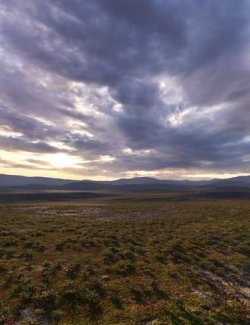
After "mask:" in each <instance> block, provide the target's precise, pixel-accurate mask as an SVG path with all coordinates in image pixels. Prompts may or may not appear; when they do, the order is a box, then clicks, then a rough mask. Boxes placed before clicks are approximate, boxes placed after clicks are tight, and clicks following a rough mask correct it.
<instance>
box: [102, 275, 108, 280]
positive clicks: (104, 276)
mask: <svg viewBox="0 0 250 325" xmlns="http://www.w3.org/2000/svg"><path fill="white" fill-rule="evenodd" d="M102 280H103V281H109V280H110V276H109V275H103V276H102Z"/></svg>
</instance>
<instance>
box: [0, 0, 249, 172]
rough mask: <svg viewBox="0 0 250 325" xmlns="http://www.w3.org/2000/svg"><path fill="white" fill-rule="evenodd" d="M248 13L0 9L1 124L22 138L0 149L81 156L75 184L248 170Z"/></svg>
mask: <svg viewBox="0 0 250 325" xmlns="http://www.w3.org/2000/svg"><path fill="white" fill-rule="evenodd" d="M249 6H250V5H249V2H248V1H246V0H242V1H240V2H239V3H237V4H236V3H235V1H234V0H221V1H215V0H211V1H206V2H203V1H193V0H188V1H185V2H183V1H179V0H175V1H174V0H148V1H143V0H138V1H133V0H121V1H119V3H118V1H116V0H105V1H102V0H91V1H90V0H86V1H84V2H80V1H76V0H73V1H72V0H71V1H69V0H60V1H59V0H55V1H48V0H43V1H42V0H37V1H35V2H34V1H31V0H27V1H25V4H21V3H20V1H17V0H10V1H8V2H6V1H4V0H0V18H1V19H0V21H1V22H0V43H1V46H2V50H1V51H0V57H1V61H2V62H3V64H2V65H1V67H0V73H1V76H2V78H1V81H0V89H1V90H0V95H1V100H0V121H1V125H2V126H4V127H5V129H6V127H7V128H8V129H9V130H11V131H13V132H17V133H20V135H19V136H16V137H14V138H13V137H12V138H7V137H4V136H2V137H1V139H0V147H1V149H5V150H9V151H12V150H13V151H17V150H19V151H24V152H37V153H42V152H44V153H48V152H49V153H57V152H67V154H68V155H78V156H81V157H82V160H83V161H89V164H88V163H85V164H84V166H85V168H84V169H83V170H82V171H81V169H77V170H76V173H78V175H79V176H80V175H81V174H83V175H91V173H92V175H93V176H95V175H97V174H100V175H101V174H102V175H105V176H106V175H109V176H113V177H115V176H118V175H119V174H122V173H124V172H129V171H136V170H140V171H143V170H144V171H148V172H149V173H150V171H155V170H159V171H160V170H162V171H163V170H165V171H166V173H167V171H168V170H170V169H175V170H176V173H178V170H179V171H181V170H187V171H188V170H192V171H195V170H197V171H198V170H204V173H205V172H208V171H211V172H215V173H216V172H217V173H220V172H222V171H227V172H230V171H232V172H234V173H235V172H250V169H249V166H248V165H249V164H248V162H249V160H248V157H249V144H250V142H249V136H250V131H249V122H250V117H249V116H250V114H249V107H248V103H249V81H250V73H249V72H250V61H249V51H250V46H249V36H250V34H249V32H250V26H249V25H250V24H249V21H250V19H249V18H250V17H249V15H250V14H249V12H250V11H249V9H250V8H249ZM55 142H56V143H58V144H60V146H59V145H58V146H55V145H52V143H55ZM63 146H64V147H63ZM126 148H129V150H127V151H126ZM128 153H130V154H128ZM145 153H146V154H145ZM105 155H106V156H110V157H113V159H112V160H110V161H108V162H103V161H102V162H100V160H98V159H99V158H98V157H101V156H105Z"/></svg>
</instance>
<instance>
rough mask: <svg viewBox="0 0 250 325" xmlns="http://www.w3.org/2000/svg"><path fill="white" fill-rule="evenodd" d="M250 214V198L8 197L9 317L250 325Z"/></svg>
mask: <svg viewBox="0 0 250 325" xmlns="http://www.w3.org/2000/svg"><path fill="white" fill-rule="evenodd" d="M249 216H250V202H248V201H217V202H215V201H204V202H176V203H167V202H165V203H164V202H163V201H162V202H161V201H158V202H151V203H150V202H146V201H145V200H144V201H141V202H139V201H137V202H134V203H132V202H129V201H126V200H124V201H122V202H119V201H110V202H105V203H104V204H101V203H99V204H97V203H96V202H93V204H91V203H88V205H81V203H77V204H74V203H72V204H71V203H67V204H66V203H65V205H63V204H60V205H59V204H51V203H50V204H46V203H42V204H37V205H36V204H35V203H32V204H28V203H27V204H22V205H12V206H9V205H1V206H0V297H1V299H0V324H13V322H14V321H15V320H19V321H21V322H22V323H21V324H41V323H42V320H43V319H48V320H49V323H50V324H72V325H73V324H106V325H115V324H116V325H118V324H119V325H122V324H123V325H125V324H126V325H128V324H233V325H236V324H246V323H247V303H249V282H248V281H249V278H248V275H247V274H248V273H249V268H250V264H249V260H248V256H249V233H248V229H250V227H249V223H250V222H249V220H250V218H249ZM28 309H29V315H28V316H27V315H26V316H21V312H23V311H24V310H26V311H27V310H28Z"/></svg>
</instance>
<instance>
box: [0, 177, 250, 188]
mask: <svg viewBox="0 0 250 325" xmlns="http://www.w3.org/2000/svg"><path fill="white" fill-rule="evenodd" d="M225 187H226V188H228V187H241V188H250V176H239V177H233V178H228V179H223V180H222V179H214V180H209V181H191V180H159V179H156V178H151V177H135V178H128V179H126V178H124V179H118V180H113V181H91V180H83V181H72V180H66V179H58V178H46V177H24V176H14V175H4V174H0V188H1V189H2V190H7V189H9V190H10V189H12V188H15V189H16V188H25V189H46V188H48V189H53V188H55V189H65V190H72V191H78V190H79V191H94V190H95V191H96V190H118V191H164V190H175V189H176V190H177V189H185V188H188V189H190V188H225Z"/></svg>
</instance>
